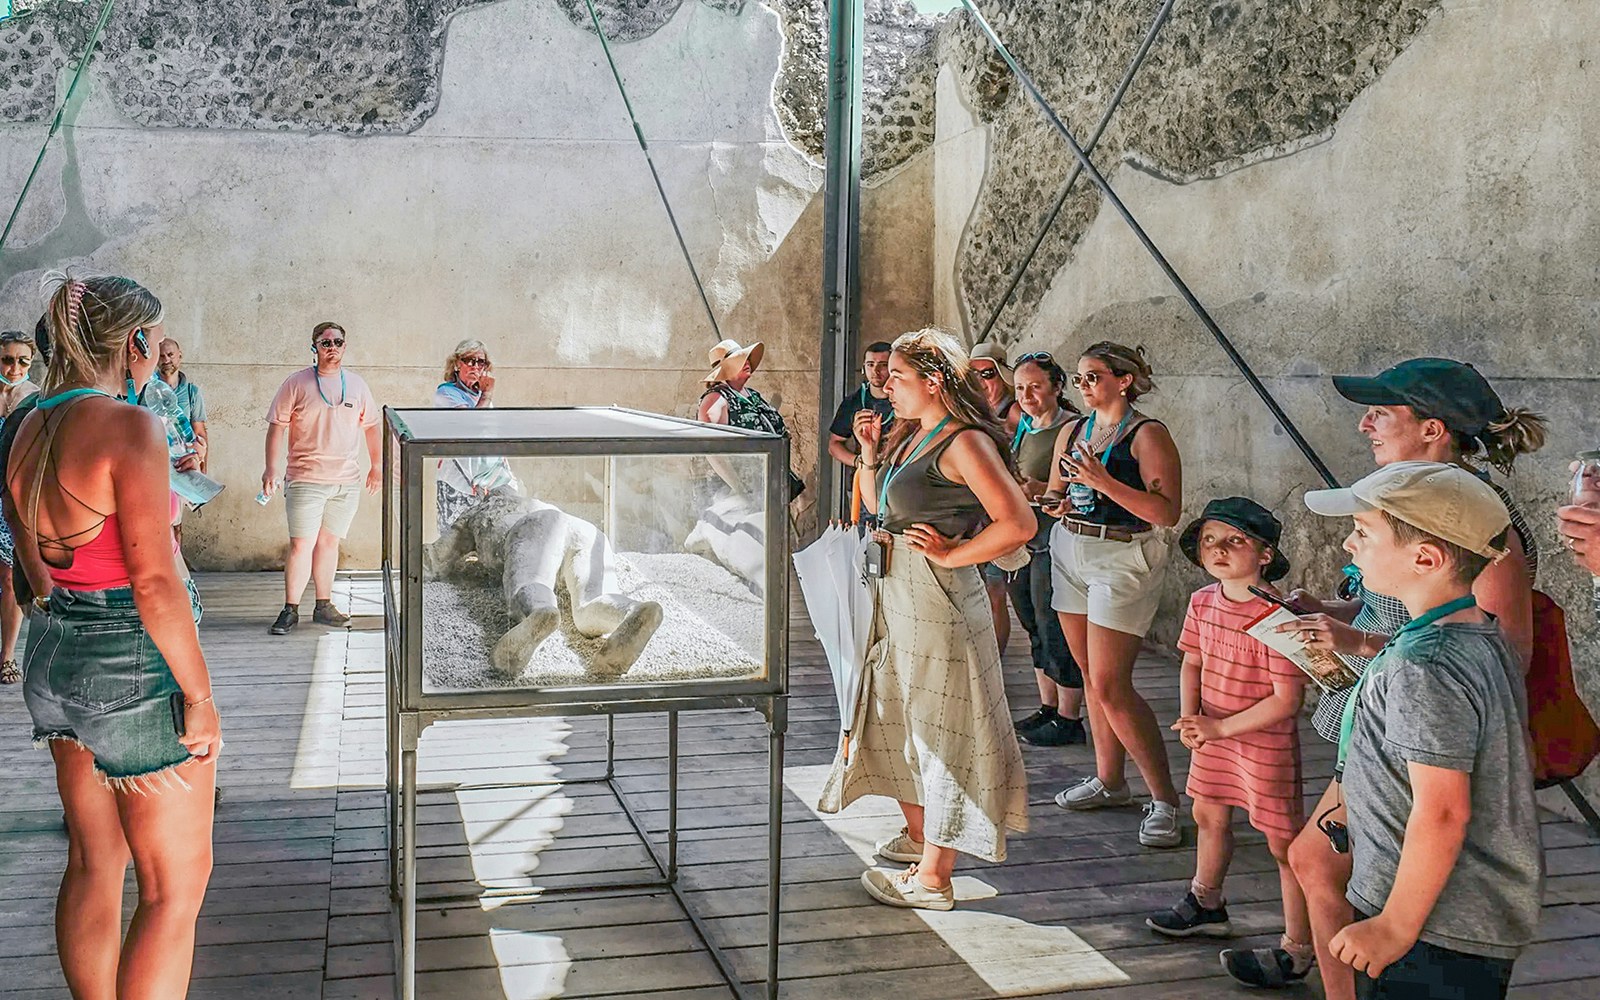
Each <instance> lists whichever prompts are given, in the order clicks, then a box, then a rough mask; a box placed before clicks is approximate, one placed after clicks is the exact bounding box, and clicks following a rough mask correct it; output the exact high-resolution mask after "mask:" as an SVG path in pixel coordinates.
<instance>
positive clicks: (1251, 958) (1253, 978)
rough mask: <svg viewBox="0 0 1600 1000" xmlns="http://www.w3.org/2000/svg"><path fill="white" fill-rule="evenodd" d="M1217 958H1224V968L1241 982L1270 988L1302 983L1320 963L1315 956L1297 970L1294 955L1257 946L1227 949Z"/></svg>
mask: <svg viewBox="0 0 1600 1000" xmlns="http://www.w3.org/2000/svg"><path fill="white" fill-rule="evenodd" d="M1217 957H1218V958H1220V959H1221V960H1222V967H1223V969H1225V970H1227V973H1228V975H1230V976H1232V977H1233V978H1234V979H1235V980H1237V981H1238V982H1241V983H1243V984H1244V985H1246V986H1259V987H1262V988H1263V989H1269V990H1276V989H1282V988H1283V987H1285V986H1289V985H1292V984H1294V983H1298V982H1299V981H1300V980H1302V979H1304V978H1306V973H1308V972H1310V971H1311V967H1312V966H1313V965H1315V964H1316V961H1315V960H1314V959H1313V960H1312V961H1309V962H1307V963H1306V964H1305V968H1303V969H1296V968H1295V967H1294V966H1295V963H1294V956H1292V955H1290V954H1289V953H1288V952H1287V951H1285V950H1284V949H1282V948H1256V949H1253V950H1251V951H1235V950H1234V949H1232V948H1224V949H1223V950H1222V954H1220V955H1218V956H1217Z"/></svg>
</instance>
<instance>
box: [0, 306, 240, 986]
mask: <svg viewBox="0 0 1600 1000" xmlns="http://www.w3.org/2000/svg"><path fill="white" fill-rule="evenodd" d="M47 280H49V281H51V282H52V283H53V284H55V285H57V286H58V287H56V288H55V289H54V292H53V294H52V295H51V299H50V310H49V328H50V330H49V332H50V339H51V342H52V347H53V351H52V354H51V358H50V368H49V375H48V378H47V379H46V381H45V389H44V391H43V392H42V393H41V398H40V400H39V404H38V406H37V408H36V409H35V410H34V411H33V412H31V413H29V414H27V415H26V416H25V417H23V422H22V423H21V424H20V425H19V426H18V429H17V433H16V438H15V440H14V443H13V445H12V449H11V452H10V455H9V458H8V460H7V462H6V476H5V512H6V518H7V520H8V521H9V523H10V526H11V530H12V533H13V535H14V536H15V538H16V558H17V559H18V560H20V562H21V565H22V567H23V569H24V571H25V573H26V575H27V581H28V584H29V586H30V588H31V589H32V591H33V592H34V593H35V594H39V595H47V596H41V597H39V598H37V599H35V600H34V602H33V605H32V607H31V609H30V611H31V620H30V623H29V628H28V632H29V635H28V651H27V655H26V656H25V657H24V660H23V695H24V698H25V699H26V701H27V705H28V713H29V715H30V716H32V720H33V737H34V741H35V743H36V744H38V745H41V746H47V747H48V748H49V750H50V753H51V754H52V756H53V757H54V759H55V765H56V784H57V788H58V789H59V792H60V795H61V804H62V808H63V809H64V810H65V811H66V818H67V840H68V849H67V866H66V873H65V874H64V875H63V876H62V880H61V893H60V896H59V897H58V898H57V902H56V941H57V942H58V950H59V953H60V959H61V968H62V971H63V972H64V973H65V976H66V981H67V986H68V988H69V989H70V990H71V991H72V995H73V996H75V997H85V998H87V997H95V998H100V997H111V996H124V997H133V996H138V997H181V996H184V995H185V994H186V992H187V991H188V984H189V975H190V967H191V965H192V964H193V959H194V935H195V922H196V919H197V917H198V916H199V913H200V904H201V901H202V900H203V899H204V897H205V892H206V883H207V882H208V881H209V880H210V876H211V824H212V808H213V802H212V795H213V790H214V788H215V785H216V773H217V772H216V767H215V766H214V765H215V763H216V758H217V753H218V751H219V750H220V749H221V746H222V738H221V727H220V723H219V721H218V719H217V708H216V704H215V702H213V701H212V699H211V678H210V675H209V673H208V671H207V669H206V661H205V657H204V655H203V654H202V653H201V651H200V642H199V637H198V633H197V631H196V628H195V621H196V618H197V616H198V602H196V601H195V599H194V594H193V591H192V590H190V589H189V588H187V587H186V586H185V580H184V578H183V575H182V572H181V570H180V568H179V560H178V555H177V545H176V539H175V538H174V536H173V532H172V520H173V512H174V509H175V506H176V497H175V496H174V495H173V494H172V492H171V490H170V489H169V486H168V483H169V471H170V466H169V464H168V456H167V447H166V434H165V432H164V429H163V427H162V424H161V418H160V417H158V416H157V415H156V414H154V413H152V412H150V411H149V410H145V409H141V408H140V407H137V406H131V405H129V404H127V403H125V402H122V401H121V400H119V399H118V398H117V395H118V394H119V393H120V392H122V390H123V387H124V385H125V381H126V379H128V378H132V379H133V380H134V381H135V382H136V383H141V384H142V383H144V382H147V381H149V379H150V378H151V377H152V376H153V375H154V374H155V367H156V358H157V352H158V351H159V349H160V346H161V339H162V336H161V317H162V311H161V303H160V301H159V300H157V299H156V297H155V296H154V295H152V294H150V292H149V291H147V290H145V289H144V288H142V287H140V286H139V285H138V284H137V283H135V282H133V281H130V280H129V279H127V278H113V277H83V278H76V277H73V278H68V277H67V276H66V275H60V274H55V275H51V276H50V277H49V278H48V279H47ZM130 859H131V860H132V861H133V865H134V870H135V872H136V873H137V875H138V887H139V902H138V907H137V909H135V911H134V913H133V920H132V923H131V924H130V925H129V928H128V933H127V937H126V939H125V940H124V938H123V935H122V892H123V884H124V882H125V879H126V873H127V866H128V861H129V860H130Z"/></svg>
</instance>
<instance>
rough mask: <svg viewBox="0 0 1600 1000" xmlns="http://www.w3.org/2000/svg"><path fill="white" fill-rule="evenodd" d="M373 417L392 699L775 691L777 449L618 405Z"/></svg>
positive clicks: (782, 530)
mask: <svg viewBox="0 0 1600 1000" xmlns="http://www.w3.org/2000/svg"><path fill="white" fill-rule="evenodd" d="M386 414H387V427H386V430H387V436H388V444H387V448H386V453H385V454H386V456H388V457H387V458H386V461H387V462H388V463H389V464H390V465H391V469H390V472H389V474H388V477H387V482H388V488H387V490H386V492H385V532H384V535H385V537H384V576H385V582H386V590H387V591H388V593H389V594H391V595H392V598H393V608H392V610H393V611H394V612H395V613H394V614H392V615H390V617H389V633H390V634H389V639H390V643H391V648H392V649H393V650H394V651H395V653H397V654H398V655H397V657H396V660H397V662H396V663H395V667H396V676H395V677H394V680H395V682H396V686H397V689H398V698H399V702H400V704H401V706H403V707H404V708H406V709H410V710H447V709H457V708H473V707H486V708H487V707H511V706H516V705H522V704H554V703H563V702H572V701H586V700H592V699H603V700H605V701H607V702H610V703H622V702H630V701H654V700H659V699H663V698H678V697H686V696H693V695H725V694H735V693H737V694H770V693H777V692H781V691H783V690H784V681H785V678H784V676H783V670H782V663H783V661H784V656H783V653H784V648H783V646H784V626H785V624H786V622H785V618H784V615H785V611H784V604H785V601H784V597H785V590H786V585H787V572H786V565H785V563H786V557H785V547H786V546H785V543H786V538H787V530H788V521H787V514H786V507H787V500H788V496H787V492H786V491H787V485H786V482H785V477H784V470H786V469H787V468H788V462H787V442H785V441H783V440H782V439H781V438H776V437H773V436H771V435H765V434H755V433H751V432H748V431H743V430H739V429H736V428H730V427H721V426H711V425H707V424H703V423H699V422H696V421H689V420H681V419H677V418H673V417H666V416H660V415H657V414H650V413H640V412H637V411H632V410H626V409H621V408H617V407H581V408H571V409H535V410H510V409H508V410H469V409H460V410H450V409H440V410H431V409H426V410H388V411H386Z"/></svg>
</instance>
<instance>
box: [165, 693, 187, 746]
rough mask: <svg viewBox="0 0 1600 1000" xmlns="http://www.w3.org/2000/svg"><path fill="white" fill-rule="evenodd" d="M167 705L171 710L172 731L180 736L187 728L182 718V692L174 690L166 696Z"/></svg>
mask: <svg viewBox="0 0 1600 1000" xmlns="http://www.w3.org/2000/svg"><path fill="white" fill-rule="evenodd" d="M167 707H168V708H170V709H171V710H172V731H173V732H175V733H177V734H178V735H179V736H182V735H183V731H184V729H185V728H187V727H186V725H185V723H184V718H183V692H182V691H174V692H173V693H172V694H171V696H169V697H168V698H167Z"/></svg>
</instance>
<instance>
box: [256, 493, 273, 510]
mask: <svg viewBox="0 0 1600 1000" xmlns="http://www.w3.org/2000/svg"><path fill="white" fill-rule="evenodd" d="M271 499H272V495H271V494H270V493H268V492H267V491H266V490H262V491H261V492H260V493H257V494H256V503H257V504H258V505H260V506H262V507H265V506H266V505H267V503H268V502H269V501H270V500H271Z"/></svg>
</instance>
